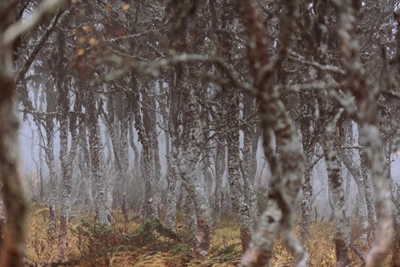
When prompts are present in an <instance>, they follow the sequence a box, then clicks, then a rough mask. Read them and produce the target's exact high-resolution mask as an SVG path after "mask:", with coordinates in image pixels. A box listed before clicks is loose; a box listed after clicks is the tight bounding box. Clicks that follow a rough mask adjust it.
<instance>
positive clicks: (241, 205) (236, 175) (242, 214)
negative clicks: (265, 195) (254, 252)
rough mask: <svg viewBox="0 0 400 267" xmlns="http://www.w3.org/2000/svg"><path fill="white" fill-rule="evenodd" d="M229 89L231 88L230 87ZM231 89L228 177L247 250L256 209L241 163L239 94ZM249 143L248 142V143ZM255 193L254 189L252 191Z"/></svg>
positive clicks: (229, 99) (229, 94)
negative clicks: (249, 198) (248, 192)
mask: <svg viewBox="0 0 400 267" xmlns="http://www.w3.org/2000/svg"><path fill="white" fill-rule="evenodd" d="M228 90H229V89H228ZM231 91H232V90H230V91H229V92H226V93H227V98H226V101H227V103H226V104H225V105H227V111H228V114H230V117H229V119H228V125H227V129H229V132H228V133H227V134H226V142H227V144H228V179H229V188H230V192H231V200H232V205H233V210H234V212H235V214H236V218H237V221H238V224H239V229H240V240H241V242H242V251H246V249H247V248H248V246H249V243H250V241H251V237H252V235H253V226H254V221H253V220H254V219H255V218H254V217H255V216H256V215H255V214H254V212H255V211H254V210H253V209H252V208H253V207H251V206H250V205H249V203H248V202H247V199H246V197H245V193H244V191H245V189H244V186H245V183H244V182H242V179H241V173H240V171H239V170H240V166H239V165H240V164H239V160H240V159H239V107H238V105H239V103H238V100H237V99H238V96H237V94H233V93H232V92H231ZM246 145H248V143H246ZM252 193H253V194H254V190H253V192H252Z"/></svg>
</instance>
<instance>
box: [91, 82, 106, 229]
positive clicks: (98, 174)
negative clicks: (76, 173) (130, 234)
mask: <svg viewBox="0 0 400 267" xmlns="http://www.w3.org/2000/svg"><path fill="white" fill-rule="evenodd" d="M85 110H86V113H87V114H86V123H87V127H88V130H89V150H90V164H91V167H92V170H91V171H92V174H93V178H94V180H95V181H96V190H97V192H96V198H95V205H96V211H97V219H98V222H99V223H101V224H105V225H109V221H108V219H107V193H108V190H107V180H106V177H105V176H104V152H103V150H102V141H101V136H100V126H99V122H98V114H97V108H96V102H95V95H94V92H93V91H92V90H91V89H90V88H89V89H87V90H86V91H85Z"/></svg>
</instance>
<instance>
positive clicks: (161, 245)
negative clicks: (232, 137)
mask: <svg viewBox="0 0 400 267" xmlns="http://www.w3.org/2000/svg"><path fill="white" fill-rule="evenodd" d="M131 217H132V216H130V217H129V218H131ZM114 219H115V221H114V223H113V224H112V226H111V228H103V227H101V226H100V225H98V224H95V223H94V219H93V218H88V217H85V216H83V217H80V218H78V217H75V218H73V219H71V220H70V224H69V228H70V231H69V232H68V249H67V253H66V256H67V259H68V260H67V261H65V265H63V266H82V267H83V266H98V267H103V266H112V267H122V266H135V267H145V266H149V267H173V266H176V267H179V266H193V267H200V266H201V267H206V266H209V267H223V266H224V267H228V266H237V264H238V263H239V261H240V257H241V245H240V237H239V228H238V226H237V223H236V220H235V219H234V216H225V217H223V218H222V219H221V222H220V224H219V227H218V229H217V230H216V233H215V235H214V237H213V239H212V243H211V247H210V251H209V257H208V260H207V261H205V262H199V261H196V260H194V259H193V257H192V251H191V247H190V237H191V235H190V234H189V233H185V231H184V230H178V234H175V233H173V232H170V231H168V229H165V228H164V227H163V226H162V224H160V223H159V222H158V221H153V222H147V223H141V222H138V221H134V220H129V221H127V222H125V220H124V217H123V215H122V213H121V212H120V211H115V212H114ZM354 225H355V223H354ZM28 227H29V230H28V236H27V254H28V258H29V261H30V262H31V263H36V265H35V264H32V266H46V265H47V266H50V264H49V263H50V262H54V261H55V255H56V251H57V250H56V245H57V240H56V239H55V240H49V237H48V234H47V228H48V208H47V207H46V206H45V205H44V204H41V203H37V202H36V203H33V205H32V208H31V212H30V217H29V221H28ZM177 228H178V229H182V225H181V224H180V223H179V220H178V227H177ZM298 230H299V229H297V228H296V232H298ZM352 233H353V235H352V239H355V238H356V235H357V234H356V233H357V231H356V229H353V231H352ZM333 238H334V228H333V223H329V222H327V221H322V222H318V223H313V224H312V226H311V228H310V236H309V241H308V244H307V249H308V252H309V258H310V259H309V266H321V267H325V266H335V246H334V242H333ZM224 240H225V244H224ZM355 244H356V245H357V247H358V248H360V249H361V251H363V252H364V253H366V251H367V249H368V248H367V247H366V246H362V245H360V244H357V242H356V243H355ZM349 255H350V258H351V262H352V266H362V262H361V260H360V259H359V257H358V256H357V255H356V254H355V253H354V252H353V251H350V253H349ZM389 257H390V256H389ZM389 260H390V259H389ZM52 266H56V265H52ZM60 266H61V265H60ZM270 266H271V267H272V266H287V267H289V266H293V258H292V257H291V255H290V253H289V251H288V250H286V248H285V246H284V245H283V243H282V241H281V240H278V241H277V242H276V243H275V248H274V256H273V259H272V261H271V264H270Z"/></svg>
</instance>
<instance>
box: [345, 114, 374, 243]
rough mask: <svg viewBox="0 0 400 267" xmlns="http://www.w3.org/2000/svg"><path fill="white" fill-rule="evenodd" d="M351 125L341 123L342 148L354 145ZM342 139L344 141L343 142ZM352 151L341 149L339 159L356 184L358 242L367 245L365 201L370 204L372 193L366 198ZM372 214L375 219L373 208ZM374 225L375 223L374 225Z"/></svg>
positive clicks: (359, 168)
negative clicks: (358, 226) (359, 230)
mask: <svg viewBox="0 0 400 267" xmlns="http://www.w3.org/2000/svg"><path fill="white" fill-rule="evenodd" d="M352 127H353V126H352V125H351V123H350V121H349V120H345V121H344V122H343V131H344V134H343V135H342V141H341V143H342V144H343V145H344V146H352V145H354V137H353V129H352ZM343 139H344V140H343ZM353 154H354V153H353V150H352V149H347V148H345V149H342V150H341V158H342V161H343V163H344V165H345V166H346V168H347V169H348V171H349V172H350V173H351V175H352V176H353V179H354V181H355V182H356V184H357V189H358V196H359V198H358V199H359V202H358V205H359V208H358V209H359V212H358V221H359V225H360V228H361V229H362V232H361V234H360V241H361V242H364V243H368V231H367V230H368V210H367V202H366V199H368V201H369V202H370V203H371V204H372V192H371V194H369V195H368V196H366V190H365V183H364V178H363V176H362V173H361V165H359V164H357V163H356V162H355V161H354V158H353ZM372 208H373V212H370V214H371V215H373V218H375V215H374V214H375V212H374V211H375V208H374V207H373V205H372ZM375 224H376V223H375Z"/></svg>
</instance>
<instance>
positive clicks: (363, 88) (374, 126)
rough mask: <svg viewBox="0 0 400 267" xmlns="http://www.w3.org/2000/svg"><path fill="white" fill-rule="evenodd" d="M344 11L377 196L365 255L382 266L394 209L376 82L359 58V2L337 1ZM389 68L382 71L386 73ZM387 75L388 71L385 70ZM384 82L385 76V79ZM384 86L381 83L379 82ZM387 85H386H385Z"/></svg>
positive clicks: (347, 61) (350, 76)
mask: <svg viewBox="0 0 400 267" xmlns="http://www.w3.org/2000/svg"><path fill="white" fill-rule="evenodd" d="M338 4H339V8H340V11H341V14H340V21H339V27H338V34H339V37H340V41H341V48H342V53H343V63H344V64H343V65H344V69H345V70H346V74H347V75H346V77H347V86H348V88H349V90H350V91H351V92H352V93H353V95H354V96H355V99H356V103H357V108H358V110H357V111H358V113H359V114H360V115H359V121H358V123H359V143H360V145H361V146H362V147H363V149H364V152H365V159H366V160H367V162H368V165H369V166H370V170H371V177H372V183H373V186H374V199H375V206H376V214H377V231H376V236H375V239H374V244H373V246H372V248H371V250H370V252H369V253H368V255H367V257H366V267H372V266H381V265H382V264H383V262H384V260H385V258H386V255H387V254H388V253H389V250H390V247H391V244H392V237H393V212H392V203H391V199H390V185H389V179H387V170H386V168H385V167H384V166H385V158H384V155H383V144H382V141H381V136H380V131H379V123H378V113H379V112H378V104H377V101H376V99H377V97H378V95H377V92H379V90H377V88H375V87H374V86H378V85H377V84H376V85H369V84H368V83H367V79H366V77H365V75H364V70H363V68H362V64H361V61H360V58H359V55H358V53H359V46H358V41H357V38H356V28H357V27H356V23H355V22H356V12H357V11H356V10H355V8H357V7H358V5H357V4H355V3H354V4H347V3H341V2H339V1H338ZM385 71H387V70H385V69H384V70H383V72H385ZM382 75H385V73H382ZM382 82H384V79H382ZM379 86H382V85H379ZM383 86H384V85H383Z"/></svg>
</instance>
